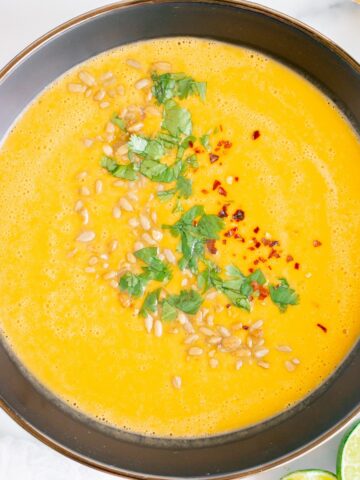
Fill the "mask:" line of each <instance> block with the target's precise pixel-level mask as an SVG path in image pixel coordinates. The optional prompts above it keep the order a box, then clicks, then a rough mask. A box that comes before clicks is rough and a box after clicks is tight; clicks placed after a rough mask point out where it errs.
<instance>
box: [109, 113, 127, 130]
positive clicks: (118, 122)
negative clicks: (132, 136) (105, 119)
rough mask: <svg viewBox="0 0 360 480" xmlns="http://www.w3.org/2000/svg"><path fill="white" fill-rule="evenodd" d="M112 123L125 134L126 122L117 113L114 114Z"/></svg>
mask: <svg viewBox="0 0 360 480" xmlns="http://www.w3.org/2000/svg"><path fill="white" fill-rule="evenodd" d="M111 122H112V123H113V124H114V125H116V126H118V127H119V128H120V130H122V131H123V132H125V130H126V126H125V121H124V120H123V119H122V118H120V117H119V116H118V115H117V114H116V113H114V115H113V117H112V119H111Z"/></svg>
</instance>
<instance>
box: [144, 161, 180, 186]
mask: <svg viewBox="0 0 360 480" xmlns="http://www.w3.org/2000/svg"><path fill="white" fill-rule="evenodd" d="M182 168H183V163H182V162H181V161H177V162H175V163H173V164H172V165H165V164H164V163H160V162H157V161H156V160H151V159H145V160H143V161H142V162H141V164H140V172H141V173H142V174H143V175H144V177H147V178H150V180H152V181H155V182H163V183H170V182H173V181H174V180H176V179H177V178H178V176H179V174H180V172H181V171H182Z"/></svg>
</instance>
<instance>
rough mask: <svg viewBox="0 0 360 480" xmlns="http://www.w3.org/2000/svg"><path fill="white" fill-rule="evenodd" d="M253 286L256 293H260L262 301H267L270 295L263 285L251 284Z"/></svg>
mask: <svg viewBox="0 0 360 480" xmlns="http://www.w3.org/2000/svg"><path fill="white" fill-rule="evenodd" d="M251 286H252V287H253V289H254V290H255V292H259V299H260V300H265V298H266V297H267V296H268V295H269V292H268V290H267V288H265V287H264V286H263V285H260V284H259V283H257V282H251Z"/></svg>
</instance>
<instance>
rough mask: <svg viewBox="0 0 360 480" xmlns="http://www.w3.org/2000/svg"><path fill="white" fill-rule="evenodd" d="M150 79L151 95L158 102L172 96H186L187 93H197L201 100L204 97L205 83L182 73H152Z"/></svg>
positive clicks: (162, 101)
mask: <svg viewBox="0 0 360 480" xmlns="http://www.w3.org/2000/svg"><path fill="white" fill-rule="evenodd" d="M152 80H153V82H154V86H153V90H152V91H153V95H154V96H155V98H156V100H157V101H158V103H165V102H166V101H167V100H170V99H171V98H173V97H179V98H186V97H188V96H189V95H199V96H200V98H201V99H202V100H204V99H205V94H206V83H205V82H196V81H195V80H194V79H193V78H191V77H188V76H186V75H185V74H184V73H163V74H162V75H158V74H157V73H154V74H153V75H152Z"/></svg>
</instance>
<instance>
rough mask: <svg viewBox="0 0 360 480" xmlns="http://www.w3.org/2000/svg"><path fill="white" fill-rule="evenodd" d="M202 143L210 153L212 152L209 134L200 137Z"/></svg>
mask: <svg viewBox="0 0 360 480" xmlns="http://www.w3.org/2000/svg"><path fill="white" fill-rule="evenodd" d="M200 143H201V145H202V146H203V147H204V148H205V150H207V151H208V152H209V151H210V150H211V145H210V135H209V134H208V133H206V134H205V135H203V136H202V137H200Z"/></svg>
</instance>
